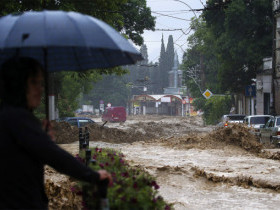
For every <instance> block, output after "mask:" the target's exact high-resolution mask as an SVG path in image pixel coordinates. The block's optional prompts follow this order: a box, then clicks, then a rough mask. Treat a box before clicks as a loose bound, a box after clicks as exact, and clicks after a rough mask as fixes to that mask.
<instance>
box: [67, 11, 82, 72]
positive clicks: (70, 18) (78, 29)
mask: <svg viewBox="0 0 280 210" xmlns="http://www.w3.org/2000/svg"><path fill="white" fill-rule="evenodd" d="M66 16H67V18H68V19H69V20H70V21H71V23H72V24H73V25H74V27H75V28H76V29H77V32H78V33H79V34H80V35H81V37H82V38H83V42H84V45H85V46H87V43H86V41H85V37H84V35H83V33H82V32H81V30H80V28H79V27H78V26H77V24H76V22H75V21H73V19H72V17H71V16H69V13H67V15H66ZM73 50H74V55H75V57H76V58H78V56H77V53H76V51H75V49H74V48H73ZM76 60H77V63H78V66H79V67H80V69H81V70H82V66H81V63H80V62H79V60H78V59H76Z"/></svg>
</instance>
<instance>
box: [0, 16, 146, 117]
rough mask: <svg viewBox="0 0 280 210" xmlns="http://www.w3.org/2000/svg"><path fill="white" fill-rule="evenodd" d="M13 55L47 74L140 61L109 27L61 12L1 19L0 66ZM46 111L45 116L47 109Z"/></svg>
mask: <svg viewBox="0 0 280 210" xmlns="http://www.w3.org/2000/svg"><path fill="white" fill-rule="evenodd" d="M13 56H24V57H32V58H35V59H36V60H38V61H39V62H41V63H42V65H43V66H44V67H45V69H46V70H47V72H57V71H63V70H66V71H83V70H88V69H93V68H109V67H114V66H119V65H127V64H134V63H136V62H137V61H139V60H142V56H141V54H140V53H139V52H138V51H137V50H136V49H135V48H134V47H133V46H132V44H130V43H129V41H128V40H126V39H125V38H124V37H123V36H122V35H120V34H119V33H118V32H117V31H116V30H114V29H113V28H112V27H110V26H109V25H108V24H106V23H104V22H102V21H100V20H98V19H96V18H94V17H91V16H88V15H83V14H80V13H77V12H64V11H41V12H35V11H30V12H24V13H21V14H15V15H13V14H10V15H7V16H4V17H1V18H0V65H1V64H2V63H3V62H4V61H6V60H7V59H8V58H10V57H13ZM46 79H47V77H46ZM46 85H47V82H46ZM47 89H48V88H47V86H46V91H48V90H47ZM46 93H47V92H46ZM47 95H48V94H46V96H47ZM47 98H48V97H46V99H47ZM46 103H47V106H48V101H47V102H46ZM46 112H47V116H48V108H47V109H46Z"/></svg>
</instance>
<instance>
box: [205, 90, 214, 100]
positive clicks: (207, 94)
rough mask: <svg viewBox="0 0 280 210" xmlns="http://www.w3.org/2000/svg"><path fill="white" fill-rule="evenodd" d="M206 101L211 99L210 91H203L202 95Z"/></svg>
mask: <svg viewBox="0 0 280 210" xmlns="http://www.w3.org/2000/svg"><path fill="white" fill-rule="evenodd" d="M202 95H203V96H204V97H205V98H206V99H209V98H211V96H212V95H213V93H211V91H210V90H208V89H207V90H205V91H204V93H203V94H202Z"/></svg>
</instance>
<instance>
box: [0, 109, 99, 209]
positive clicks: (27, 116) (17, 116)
mask: <svg viewBox="0 0 280 210" xmlns="http://www.w3.org/2000/svg"><path fill="white" fill-rule="evenodd" d="M45 164H47V165H49V166H51V167H53V168H54V169H56V170H57V171H59V172H61V173H63V174H66V175H69V176H71V177H73V178H76V179H79V180H83V181H87V182H91V183H95V182H97V180H99V174H98V173H97V172H94V171H92V170H91V169H89V168H88V167H86V166H85V165H84V164H82V163H80V162H79V161H78V160H77V159H76V158H74V157H73V156H72V155H71V154H69V153H68V152H66V151H64V150H63V149H61V148H60V147H59V146H57V145H56V144H55V143H54V142H53V141H52V140H51V139H50V138H49V136H48V135H47V134H46V132H44V131H43V129H42V127H41V123H40V122H39V120H38V119H37V118H36V117H35V116H34V115H33V114H32V113H31V112H30V111H27V110H26V109H23V108H14V107H2V108H1V109H0V168H1V170H0V182H1V184H0V209H47V208H48V199H47V196H46V194H45V190H44V168H43V167H44V165H45Z"/></svg>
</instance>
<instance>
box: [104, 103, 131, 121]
mask: <svg viewBox="0 0 280 210" xmlns="http://www.w3.org/2000/svg"><path fill="white" fill-rule="evenodd" d="M102 121H103V122H105V121H108V122H125V121H126V111H125V107H123V106H115V107H107V108H106V109H105V111H104V113H103V114H102Z"/></svg>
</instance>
